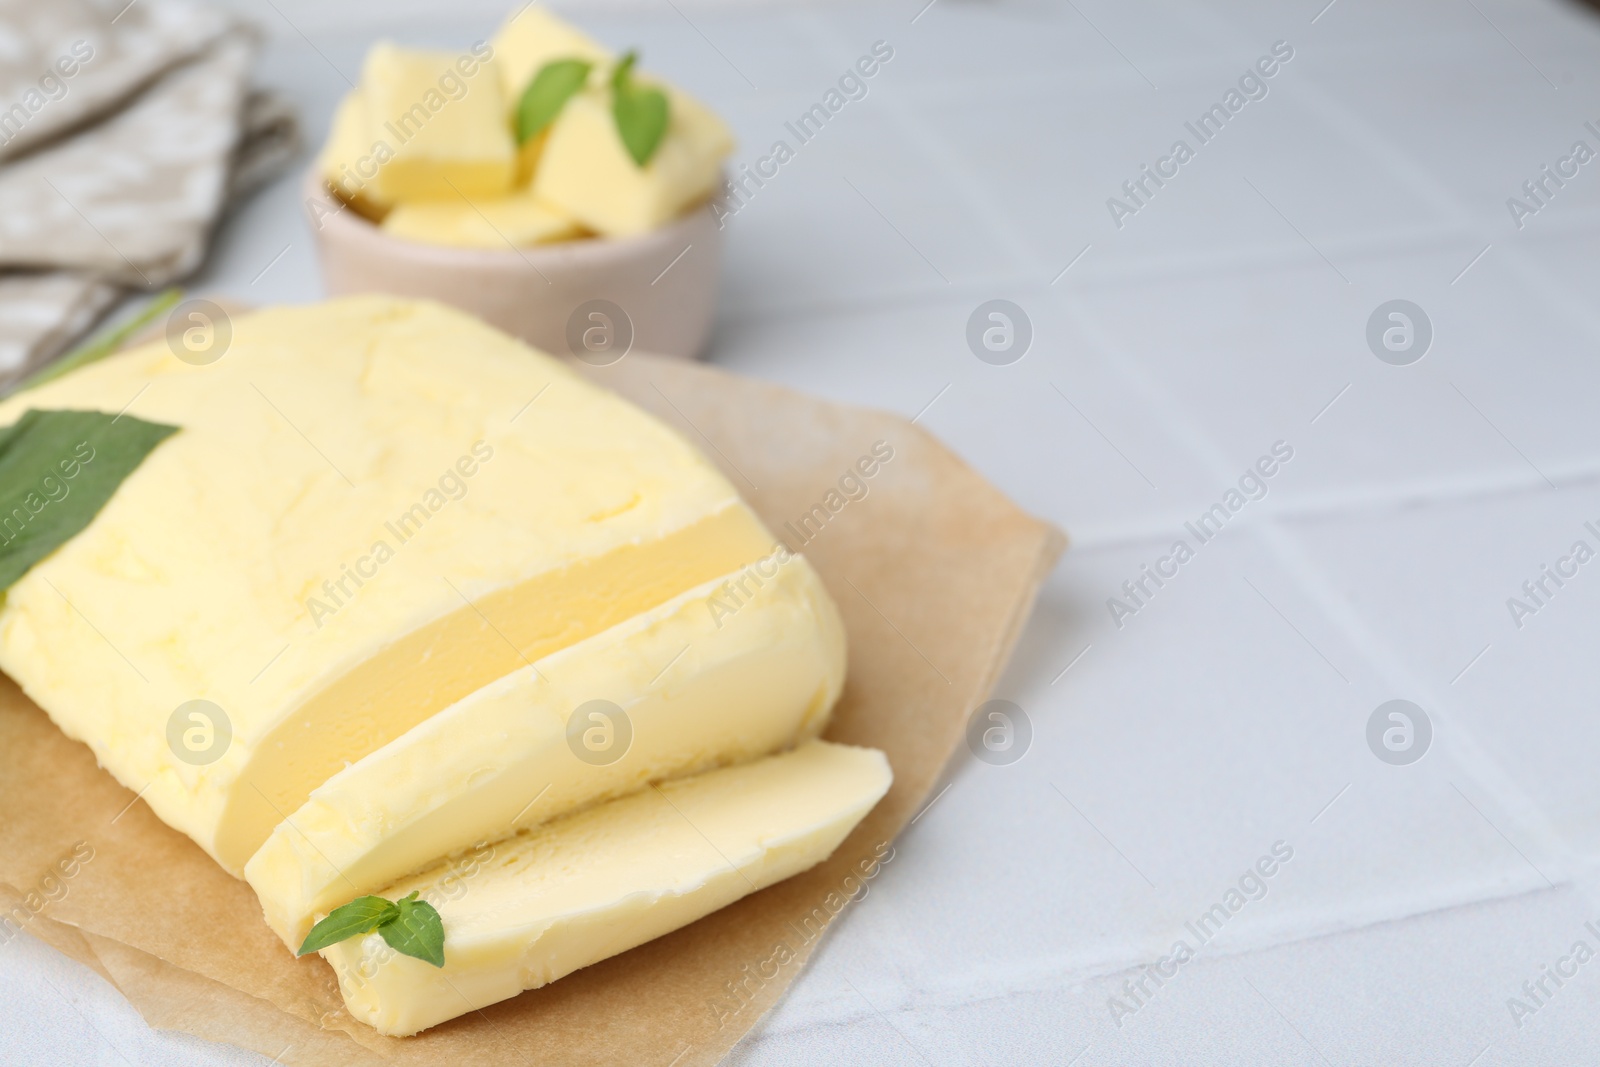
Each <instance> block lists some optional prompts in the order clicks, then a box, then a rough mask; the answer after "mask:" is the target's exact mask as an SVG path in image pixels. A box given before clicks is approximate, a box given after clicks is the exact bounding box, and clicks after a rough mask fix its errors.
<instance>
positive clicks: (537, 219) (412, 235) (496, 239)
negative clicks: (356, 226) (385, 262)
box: [382, 192, 585, 249]
mask: <svg viewBox="0 0 1600 1067" xmlns="http://www.w3.org/2000/svg"><path fill="white" fill-rule="evenodd" d="M382 226H383V228H384V229H385V230H387V231H388V232H390V233H392V234H394V235H395V236H396V237H404V238H406V239H407V240H410V241H423V242H426V243H428V244H436V245H455V246H457V247H460V248H500V249H504V248H525V247H527V246H529V245H538V244H545V243H547V242H550V241H565V240H568V239H570V238H573V237H581V236H583V234H584V233H585V230H584V228H583V226H581V225H580V224H579V223H578V220H576V219H574V218H573V217H572V216H571V215H568V214H567V213H566V212H565V211H562V210H561V209H560V208H558V207H556V206H555V205H553V204H549V203H546V202H545V201H543V200H540V199H539V198H538V197H536V196H533V195H532V194H530V193H526V192H518V193H512V194H511V195H510V196H501V197H493V198H490V199H484V200H473V201H466V200H462V199H459V198H458V199H455V200H418V201H412V202H411V203H406V204H399V205H396V206H395V207H394V209H393V210H392V211H390V212H389V213H388V214H387V215H385V216H384V218H383V222H382Z"/></svg>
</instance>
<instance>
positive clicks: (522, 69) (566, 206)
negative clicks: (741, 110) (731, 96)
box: [306, 5, 734, 362]
mask: <svg viewBox="0 0 1600 1067" xmlns="http://www.w3.org/2000/svg"><path fill="white" fill-rule="evenodd" d="M552 71H554V72H556V73H557V74H559V73H560V72H562V71H565V72H566V76H565V79H564V80H563V78H561V77H557V78H555V79H554V80H553V81H552V79H551V78H550V77H549V75H550V74H551V73H552ZM552 85H555V86H556V88H555V90H551V86H552ZM733 147H734V141H733V135H732V133H731V131H730V130H729V128H728V126H727V124H726V123H724V122H723V121H722V120H721V119H720V118H719V117H718V116H717V115H716V114H715V113H714V112H713V111H712V110H711V109H709V108H708V107H706V106H705V105H704V104H702V103H701V102H699V101H698V100H696V99H695V98H694V97H692V96H690V95H689V94H688V93H685V92H684V91H682V90H681V89H679V88H677V87H675V86H673V85H671V84H669V83H667V82H665V81H663V80H661V79H660V78H658V77H655V76H653V75H649V74H645V73H642V72H639V71H638V70H637V69H636V64H635V54H634V53H632V52H630V53H627V54H626V55H623V56H618V55H616V54H615V53H613V52H612V51H610V50H609V49H607V48H605V47H604V46H602V45H600V44H598V43H597V42H595V41H593V40H591V39H590V38H588V37H587V36H585V35H584V34H583V33H581V32H580V31H578V30H577V29H576V28H574V27H572V26H570V25H568V24H566V23H564V22H562V21H561V20H560V19H558V18H556V17H555V16H554V15H551V14H549V13H548V12H546V11H545V10H543V9H542V8H541V7H538V6H534V5H525V6H524V7H523V8H522V9H521V10H520V11H519V12H517V13H516V14H515V15H514V16H513V17H511V18H510V19H508V21H507V22H506V24H505V25H504V26H503V27H502V28H501V29H500V31H499V33H498V34H497V35H496V36H495V37H494V39H493V40H492V41H490V42H488V43H484V42H479V43H478V44H476V45H473V46H472V47H471V48H468V49H464V50H463V51H462V52H461V53H460V54H452V53H448V52H419V51H413V50H407V49H402V48H399V47H397V46H395V45H393V44H390V43H387V42H383V43H380V44H378V45H376V46H374V48H373V50H372V52H371V53H370V54H369V55H368V57H367V61H366V64H365V65H364V67H363V71H362V79H361V83H360V84H359V85H358V86H356V87H355V88H354V89H352V90H351V92H350V93H349V95H348V96H347V97H346V98H345V100H344V101H343V102H342V103H341V105H340V106H339V109H338V112H337V113H336V115H335V116H334V122H333V128H332V132H331V133H330V136H329V139H328V142H327V144H326V146H325V147H324V149H323V152H322V154H321V157H320V159H319V161H318V164H317V166H316V168H315V169H314V170H313V172H312V175H311V176H309V178H308V186H307V191H306V204H307V210H308V214H309V216H310V219H311V223H312V227H313V230H314V231H315V235H316V240H317V244H318V248H319V252H320V256H321V260H322V265H323V273H324V276H325V282H326V284H327V287H328V289H329V290H330V291H331V292H333V293H336V294H339V293H354V292H390V293H395V294H398V295H405V296H417V297H429V298H433V299H438V300H442V301H444V302H446V303H451V304H454V305H456V306H458V307H461V308H463V309H465V310H468V311H471V312H473V313H474V314H477V315H479V316H480V317H482V318H484V319H485V320H486V321H488V322H490V323H492V324H494V325H497V326H499V327H501V328H502V329H505V330H507V331H508V332H511V333H513V334H515V335H517V336H520V337H522V338H524V339H525V340H528V341H530V342H532V343H534V344H536V345H538V346H540V347H542V348H545V349H547V350H549V351H552V352H557V353H561V354H568V355H575V356H578V357H580V358H587V359H590V361H591V362H595V361H598V362H610V361H611V360H610V358H604V359H598V360H597V359H595V358H594V355H595V354H594V353H593V352H590V351H586V350H581V349H580V345H582V344H587V342H579V341H577V340H575V339H579V338H584V337H586V336H587V337H594V336H598V335H596V334H585V332H584V329H583V328H582V326H581V325H580V327H579V328H577V329H575V330H574V329H569V327H570V326H571V325H572V323H573V321H574V317H575V316H576V317H577V318H578V319H581V320H583V321H584V322H587V319H586V318H585V314H586V310H585V309H586V306H587V305H590V304H592V303H593V302H595V301H605V302H606V304H607V305H609V307H608V310H607V314H608V315H610V316H611V317H612V318H618V317H620V318H621V319H623V320H625V321H622V322H614V323H608V326H610V327H612V328H614V329H615V331H616V333H617V334H619V335H624V336H626V337H627V338H628V342H629V343H630V344H632V343H637V345H638V347H640V348H641V349H646V350H649V351H654V352H659V353H662V354H665V355H675V356H693V355H697V354H699V352H700V351H701V350H702V349H703V347H704V345H705V343H706V339H707V337H708V335H709V330H710V324H711V319H712V315H713V311H714V308H715V290H716V283H717V275H718V268H719V266H720V261H721V249H722V226H721V222H720V221H719V220H718V219H717V217H716V215H715V213H714V212H713V211H712V210H711V208H710V206H709V204H710V201H711V200H712V198H713V197H714V196H715V195H716V194H717V192H718V189H719V186H720V184H721V181H722V168H723V164H724V162H725V161H726V160H727V158H728V156H729V155H730V153H731V152H732V151H733ZM345 208H349V209H350V210H348V211H345V210H343V209H345ZM625 351H626V347H625V346H624V350H623V351H622V352H614V351H612V350H610V349H608V350H607V353H606V354H607V355H608V356H611V357H613V358H620V356H621V355H622V354H625Z"/></svg>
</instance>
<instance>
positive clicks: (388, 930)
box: [295, 892, 444, 967]
mask: <svg viewBox="0 0 1600 1067" xmlns="http://www.w3.org/2000/svg"><path fill="white" fill-rule="evenodd" d="M417 896H418V894H417V893H416V892H412V893H411V895H410V896H407V897H402V898H401V899H399V900H395V901H388V900H385V899H383V898H382V897H357V898H356V899H355V900H352V901H351V902H350V903H348V904H341V905H340V906H339V907H337V908H334V909H333V910H332V911H331V912H329V913H328V917H327V918H326V919H323V920H322V921H321V922H319V923H318V924H317V925H315V926H313V927H312V928H311V932H310V933H309V934H307V935H306V940H305V943H304V944H302V945H301V946H300V951H299V952H297V953H295V955H297V956H304V955H305V954H306V953H308V952H317V951H320V950H321V949H325V948H327V947H328V946H329V945H337V944H338V943H339V942H341V941H347V940H349V939H350V938H352V937H362V936H364V935H366V934H370V933H372V931H374V930H376V931H378V933H379V934H380V935H382V937H383V940H384V941H385V942H386V943H387V944H388V946H389V947H390V948H392V949H394V950H395V951H396V952H398V953H400V954H401V955H404V956H412V957H415V958H416V959H419V960H422V961H423V962H425V963H431V964H433V965H434V966H435V967H443V966H444V923H443V922H441V921H440V919H439V913H438V912H437V911H436V910H434V907H433V905H432V904H429V903H428V902H427V901H426V900H418V899H417Z"/></svg>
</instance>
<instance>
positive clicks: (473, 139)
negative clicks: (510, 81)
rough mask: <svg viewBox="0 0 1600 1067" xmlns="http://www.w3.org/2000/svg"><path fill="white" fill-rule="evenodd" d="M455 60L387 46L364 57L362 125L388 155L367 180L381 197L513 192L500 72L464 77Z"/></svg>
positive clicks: (485, 66) (480, 68)
mask: <svg viewBox="0 0 1600 1067" xmlns="http://www.w3.org/2000/svg"><path fill="white" fill-rule="evenodd" d="M458 60H462V57H460V56H457V55H456V54H454V53H450V52H422V51H413V50H410V49H403V48H399V47H397V46H395V45H393V44H390V43H389V42H387V41H380V42H379V43H378V44H376V45H373V47H372V50H371V51H370V52H368V53H367V62H366V66H365V67H364V68H363V70H362V75H361V92H362V96H363V98H364V99H365V101H366V112H367V116H366V118H367V125H368V129H369V132H370V133H371V135H372V137H373V138H374V140H375V141H377V142H381V143H382V144H383V145H384V146H385V148H386V149H387V151H386V152H385V154H386V155H389V158H387V159H386V160H385V161H383V162H382V164H381V166H380V167H379V168H378V174H377V176H376V177H375V178H374V179H373V180H372V183H371V184H372V186H373V187H374V190H375V192H376V193H377V195H378V196H379V198H380V199H382V200H385V201H388V202H391V203H392V202H395V201H405V200H429V199H432V200H440V199H449V200H459V199H460V198H461V197H463V196H466V197H470V198H477V197H490V196H499V195H503V194H505V193H507V192H509V191H510V190H511V184H512V177H513V175H514V173H515V170H516V145H515V143H514V142H513V140H512V136H511V129H510V126H509V125H508V124H507V122H506V114H507V104H506V101H505V96H504V93H503V91H502V89H501V82H500V77H499V74H498V73H497V72H496V71H495V70H494V63H493V61H492V60H491V61H489V62H485V63H481V64H477V65H476V68H475V71H474V73H473V75H472V76H471V77H467V76H465V75H464V74H463V72H462V70H461V69H460V68H458V66H457V63H458ZM391 153H392V154H391Z"/></svg>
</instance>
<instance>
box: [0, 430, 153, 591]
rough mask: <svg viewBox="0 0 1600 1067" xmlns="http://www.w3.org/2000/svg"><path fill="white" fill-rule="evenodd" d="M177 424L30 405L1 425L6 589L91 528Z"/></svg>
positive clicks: (1, 582) (1, 552)
mask: <svg viewBox="0 0 1600 1067" xmlns="http://www.w3.org/2000/svg"><path fill="white" fill-rule="evenodd" d="M177 432H178V427H176V426H167V425H164V424H162V423H158V422H145V421H144V420H143V419H136V418H134V417H133V416H132V415H121V416H115V415H108V414H106V413H105V412H102V411H42V410H39V409H36V408H29V409H28V410H27V411H25V412H23V415H22V417H21V418H20V419H18V420H17V421H16V422H15V423H14V424H12V425H11V426H8V427H6V428H4V429H0V590H3V589H9V588H10V587H11V585H12V584H13V583H14V582H16V580H17V579H18V578H21V577H22V576H23V575H24V574H26V573H27V572H28V568H30V567H32V566H33V565H34V564H35V563H38V562H39V561H40V560H42V559H44V558H45V557H46V556H48V555H49V554H50V553H52V552H54V551H55V550H56V549H57V548H60V547H61V545H63V544H64V543H66V542H67V541H68V540H70V539H71V538H73V537H74V536H76V535H77V534H78V533H80V532H82V530H83V528H84V527H86V526H88V525H89V523H90V522H91V521H92V520H93V519H94V517H95V516H96V515H98V514H99V513H100V509H101V508H103V507H105V505H106V501H108V500H110V499H111V495H112V494H113V493H115V492H116V491H117V487H118V486H119V485H121V484H122V482H123V479H125V478H127V477H128V475H130V474H132V473H133V472H134V470H135V469H136V468H137V467H138V466H139V464H140V463H142V462H144V458H145V457H146V456H148V455H149V454H150V451H151V450H152V449H154V448H155V447H156V446H157V445H159V444H160V443H161V442H162V441H165V440H166V439H167V438H168V437H170V436H171V435H172V434H174V433H177Z"/></svg>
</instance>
